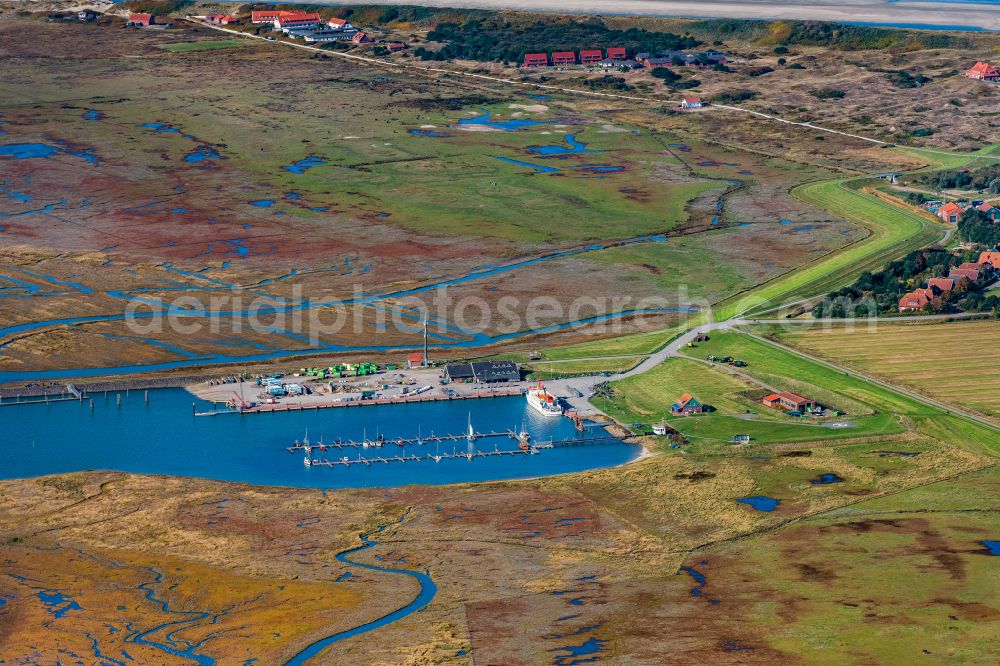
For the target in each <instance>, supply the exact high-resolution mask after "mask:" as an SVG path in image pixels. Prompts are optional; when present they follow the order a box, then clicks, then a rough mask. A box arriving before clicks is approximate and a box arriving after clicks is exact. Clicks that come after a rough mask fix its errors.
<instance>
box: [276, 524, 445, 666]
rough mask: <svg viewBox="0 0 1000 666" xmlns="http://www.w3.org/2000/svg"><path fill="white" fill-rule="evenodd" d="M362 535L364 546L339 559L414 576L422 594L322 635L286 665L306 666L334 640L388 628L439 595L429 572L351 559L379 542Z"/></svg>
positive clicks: (357, 564) (358, 565) (362, 544)
mask: <svg viewBox="0 0 1000 666" xmlns="http://www.w3.org/2000/svg"><path fill="white" fill-rule="evenodd" d="M384 530H385V525H383V526H382V527H380V528H379V530H378V531H379V532H382V531H384ZM359 537H360V538H361V545H360V546H358V547H356V548H352V549H350V550H345V551H344V552H342V553H340V554H339V555H337V561H339V562H343V563H344V564H349V565H351V566H354V567H360V568H362V569H368V570H370V571H379V572H382V573H391V574H399V575H403V576H410V577H411V578H414V579H416V581H417V582H418V583H420V593H419V594H418V595H417V596H416V598H415V599H413V601H411V602H410V603H408V604H406V605H405V606H403V607H402V608H399V609H397V610H395V611H393V612H391V613H388V614H387V615H383V616H382V617H380V618H378V619H375V620H372V621H371V622H367V623H365V624H362V625H359V626H357V627H354V628H352V629H347V630H345V631H341V632H340V633H336V634H332V635H330V636H327V637H326V638H321V639H320V640H318V641H316V642H315V643H312V644H311V645H309V646H308V647H306V648H305V649H303V650H302V651H301V652H299V653H298V654H296V655H295V656H294V657H292V658H291V659H289V660H288V661H286V662H285V666H302V665H303V664H306V663H307V662H308V661H309V660H310V659H312V658H313V657H315V656H316V655H318V654H319V653H320V652H322V651H323V650H325V649H326V648H328V647H329V646H331V645H333V644H334V643H337V642H339V641H342V640H344V639H347V638H351V637H353V636H358V635H360V634H366V633H368V632H369V631H374V630H375V629H378V628H379V627H384V626H385V625H387V624H392V623H393V622H396V621H397V620H401V619H403V618H404V617H406V616H407V615H412V614H413V613H416V612H417V611H419V610H421V609H423V608H425V607H426V606H427V604H429V603H430V602H431V601H432V600H433V599H434V597H435V596H437V585H436V584H435V583H434V580H433V579H432V578H431V577H430V576H429V575H428V574H425V573H421V572H419V571H408V570H406V569H389V568H385V567H378V566H375V565H373V564H365V563H364V562H358V561H356V560H352V559H350V556H351V555H354V554H355V553H360V552H362V551H365V550H368V549H369V548H373V547H375V546H377V545H379V544H378V542H377V541H374V540H372V539H369V538H368V537H367V536H365V535H364V534H361V535H359Z"/></svg>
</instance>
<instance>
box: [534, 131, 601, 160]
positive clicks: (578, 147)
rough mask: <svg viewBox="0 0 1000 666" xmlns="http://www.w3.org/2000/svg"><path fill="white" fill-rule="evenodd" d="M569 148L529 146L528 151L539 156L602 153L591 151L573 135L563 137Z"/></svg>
mask: <svg viewBox="0 0 1000 666" xmlns="http://www.w3.org/2000/svg"><path fill="white" fill-rule="evenodd" d="M563 139H564V140H565V141H566V143H567V144H569V148H566V147H565V146H528V150H530V151H531V152H533V153H537V154H539V155H546V156H552V155H579V154H581V153H597V152H601V151H599V150H589V149H588V148H587V146H586V145H584V144H583V143H582V142H580V141H577V140H576V136H575V135H573V134H567V135H566V136H564V137H563Z"/></svg>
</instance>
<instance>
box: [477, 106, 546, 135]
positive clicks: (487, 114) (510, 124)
mask: <svg viewBox="0 0 1000 666" xmlns="http://www.w3.org/2000/svg"><path fill="white" fill-rule="evenodd" d="M458 124H459V125H485V126H487V127H492V128H494V129H501V130H504V131H506V132H513V131H516V130H519V129H522V128H524V127H536V126H538V125H548V124H550V122H549V121H546V120H527V119H524V118H511V119H510V120H502V121H501V120H493V112H492V111H490V110H488V109H483V113H482V115H479V116H475V117H473V118H463V119H461V120H459V121H458Z"/></svg>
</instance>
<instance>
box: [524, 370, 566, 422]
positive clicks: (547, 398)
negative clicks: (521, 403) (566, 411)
mask: <svg viewBox="0 0 1000 666" xmlns="http://www.w3.org/2000/svg"><path fill="white" fill-rule="evenodd" d="M524 398H525V400H527V401H528V405H530V406H531V407H532V408H533V409H534V410H535V411H537V412H538V413H540V414H541V415H542V416H562V413H563V410H562V405H561V404H559V399H558V398H556V397H555V396H554V395H552V394H551V393H549V392H548V391H546V390H545V389H544V388H543V387H542V380H540V379H539V380H538V388H533V389H528V392H527V393H526V394H525V396H524Z"/></svg>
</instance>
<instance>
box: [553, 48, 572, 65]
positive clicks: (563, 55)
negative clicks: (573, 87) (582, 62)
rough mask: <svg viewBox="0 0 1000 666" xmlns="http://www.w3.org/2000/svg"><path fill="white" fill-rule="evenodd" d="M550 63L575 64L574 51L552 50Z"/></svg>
mask: <svg viewBox="0 0 1000 666" xmlns="http://www.w3.org/2000/svg"><path fill="white" fill-rule="evenodd" d="M552 64H553V65H575V64H576V52H575V51H553V52H552Z"/></svg>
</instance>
